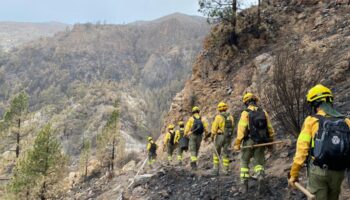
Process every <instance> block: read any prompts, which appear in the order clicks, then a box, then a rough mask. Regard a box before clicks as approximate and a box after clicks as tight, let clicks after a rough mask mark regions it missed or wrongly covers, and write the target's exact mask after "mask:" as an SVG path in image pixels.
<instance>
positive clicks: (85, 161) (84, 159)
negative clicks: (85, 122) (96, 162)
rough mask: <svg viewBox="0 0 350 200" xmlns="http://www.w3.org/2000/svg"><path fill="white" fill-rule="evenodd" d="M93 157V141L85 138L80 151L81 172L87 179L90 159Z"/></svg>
mask: <svg viewBox="0 0 350 200" xmlns="http://www.w3.org/2000/svg"><path fill="white" fill-rule="evenodd" d="M90 157H91V142H90V141H89V140H88V139H86V138H84V139H83V147H82V151H81V153H80V174H81V175H82V176H83V177H84V180H86V179H87V175H88V167H89V161H90Z"/></svg>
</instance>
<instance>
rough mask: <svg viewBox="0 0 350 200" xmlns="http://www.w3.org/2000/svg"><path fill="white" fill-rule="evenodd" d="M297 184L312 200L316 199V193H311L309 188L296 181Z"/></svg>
mask: <svg viewBox="0 0 350 200" xmlns="http://www.w3.org/2000/svg"><path fill="white" fill-rule="evenodd" d="M295 186H296V187H297V188H298V189H299V190H300V191H301V192H302V193H304V194H305V195H306V196H307V197H308V198H309V199H310V200H316V197H315V195H313V194H311V193H310V192H309V190H307V189H306V188H304V187H303V186H302V185H301V184H300V183H298V182H295Z"/></svg>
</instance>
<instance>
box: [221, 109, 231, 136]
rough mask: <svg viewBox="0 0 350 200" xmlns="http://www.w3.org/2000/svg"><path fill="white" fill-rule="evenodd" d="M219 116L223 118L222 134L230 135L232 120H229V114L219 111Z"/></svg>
mask: <svg viewBox="0 0 350 200" xmlns="http://www.w3.org/2000/svg"><path fill="white" fill-rule="evenodd" d="M221 116H222V117H223V118H224V119H225V126H224V135H225V136H232V135H233V126H232V120H231V117H230V114H228V113H221Z"/></svg>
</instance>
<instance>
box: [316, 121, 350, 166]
mask: <svg viewBox="0 0 350 200" xmlns="http://www.w3.org/2000/svg"><path fill="white" fill-rule="evenodd" d="M314 117H316V118H317V119H318V124H319V129H318V132H317V133H316V135H315V138H314V148H313V149H312V151H311V155H313V156H314V158H315V160H314V162H313V163H314V165H317V166H319V167H327V168H328V169H330V170H336V171H339V170H344V169H346V168H348V167H349V166H350V165H349V164H350V129H349V126H348V125H347V124H346V122H345V120H344V119H342V118H331V117H324V116H321V115H314Z"/></svg>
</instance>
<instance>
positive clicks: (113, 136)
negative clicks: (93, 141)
mask: <svg viewBox="0 0 350 200" xmlns="http://www.w3.org/2000/svg"><path fill="white" fill-rule="evenodd" d="M119 118H120V111H119V101H118V100H117V101H115V103H114V111H113V112H112V113H111V115H110V117H109V118H108V120H107V123H106V125H105V127H104V129H103V131H102V133H101V134H100V135H98V136H97V152H98V155H97V157H98V159H99V160H100V163H101V164H102V166H104V167H106V168H107V169H108V170H109V171H113V170H114V164H115V160H116V158H118V159H120V158H122V157H123V156H124V151H125V141H124V138H123V137H122V135H121V133H120V127H119Z"/></svg>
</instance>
